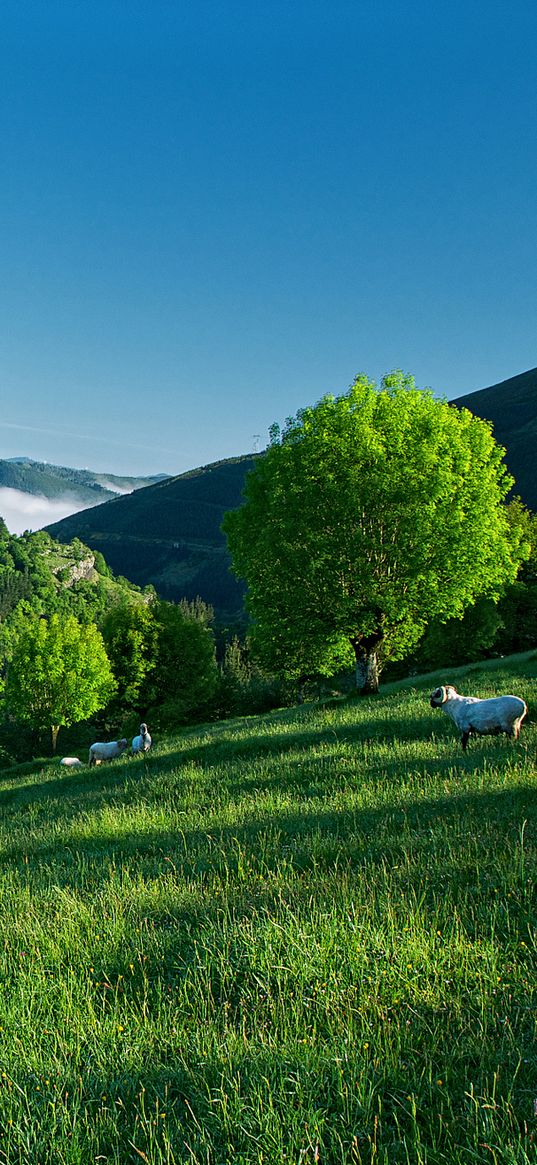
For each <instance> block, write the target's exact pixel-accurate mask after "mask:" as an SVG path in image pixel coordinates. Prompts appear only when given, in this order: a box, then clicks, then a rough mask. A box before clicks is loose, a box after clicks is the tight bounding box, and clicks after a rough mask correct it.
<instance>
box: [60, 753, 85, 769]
mask: <svg viewBox="0 0 537 1165" xmlns="http://www.w3.org/2000/svg"><path fill="white" fill-rule="evenodd" d="M60 764H61V765H67V768H69V769H77V768H78V766H79V765H80V767H82V761H81V760H79V759H78V757H77V756H62V759H61V761H60Z"/></svg>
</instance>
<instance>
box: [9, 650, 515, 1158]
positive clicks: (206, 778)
mask: <svg viewBox="0 0 537 1165" xmlns="http://www.w3.org/2000/svg"><path fill="white" fill-rule="evenodd" d="M535 675H536V668H535V661H534V660H533V659H532V658H531V657H530V658H522V659H520V660H518V661H516V662H515V663H514V664H510V663H509V661H507V663H506V664H505V665H504V666H503V667H502V668H499V669H498V670H495V671H490V670H486V669H482V670H477V669H475V668H474V669H472V676H471V685H472V692H474V693H475V694H478V695H488V694H492V693H493V692H495V693H496V692H500V691H509V690H512V691H514V692H518V693H520V694H522V695H524V696H525V697H526V699H527V700H528V702H529V705H530V719H529V722H528V724H527V725H526V726H525V727H524V728H523V733H522V737H521V740H520V742H519V743H518V744H515V745H513V744H512V743H511V742H507V741H504V740H503V739H496V738H494V739H493V738H491V739H482V740H473V741H471V742H470V745H469V747H468V750H467V752H466V753H465V754H463V753H462V752H461V750H460V745H459V742H458V740H457V738H456V735H455V733H454V730H453V726H452V725H451V724H450V723H449V722H448V721H447V719H446V718H445V717H444V716H442V714H441V713H440V712H435V711H432V710H431V709H430V707H429V705H428V702H427V699H426V698H425V696H426V692H427V690H430V688H431V684H430V682H429V681H426V680H424V681H422V680H419V681H416V682H415V683H414V685H413V686H412V687H409V686H408V685H407V686H406V687H405V686H402V685H394V686H393V688H392V690H391V691H388V692H387V693H386V694H385V695H383V696H381V697H380V698H377V699H375V700H368V701H363V702H355V701H340V702H334V703H332V704H327V705H326V706H324V707H321V706H310V707H308V706H306V707H303V708H301V709H298V710H293V711H288V710H287V711H284V712H279V713H274V714H272V715H267V716H263V717H259V718H253V717H252V718H248V719H243V720H235V721H230V722H227V723H221V724H218V725H211V726H205V727H202V728H197V729H196V730H195V731H186V732H183V733H181V734H180V735H178V736H176V737H169V738H168V739H166V740H162V741H159V742H157V744H156V747H155V749H154V751H153V752H152V753H151V754H149V757H148V758H147V759H142V758H136V759H134V760H129V759H127V758H122V759H121V760H119V761H117V762H114V763H113V764H111V765H109V766H108V767H104V766H103V767H101V768H99V769H97V770H91V771H90V770H89V769H85V770H83V771H79V772H78V773H77V772H76V771H67V772H65V773H64V772H63V771H62V770H61V769H60V768H59V766H58V765H57V764H53V763H52V762H46V763H43V764H37V765H34V766H29V765H27V766H19V768H18V769H13V770H9V771H4V773H3V774H2V780H1V781H0V808H1V817H0V845H1V850H2V866H1V870H0V888H1V911H2V913H1V922H0V926H1V933H0V1025H1V1030H0V1162H6V1163H8V1165H19V1163H21V1165H26V1163H28V1165H30V1163H31V1165H38V1163H41V1165H49V1163H50V1165H52V1163H54V1165H75V1163H77V1165H87V1163H89V1162H94V1161H95V1162H97V1161H101V1162H109V1163H114V1165H125V1163H130V1162H133V1163H134V1162H140V1161H145V1162H150V1163H151V1165H157V1163H158V1165H160V1163H166V1165H175V1163H179V1162H188V1163H191V1165H194V1163H196V1165H202V1163H203V1165H224V1163H228V1162H229V1163H230V1165H231V1163H233V1165H253V1163H254V1162H255V1163H259V1165H261V1163H263V1165H276V1163H277V1165H280V1163H282V1162H285V1163H290V1165H291V1163H292V1165H314V1163H315V1162H321V1163H325V1165H332V1163H334V1165H336V1163H338V1165H346V1163H348V1162H350V1163H356V1165H360V1163H364V1165H365V1163H366V1162H367V1163H368V1165H399V1163H401V1165H409V1163H412V1165H414V1163H416V1165H437V1163H438V1165H440V1163H441V1162H442V1163H443V1162H449V1163H455V1165H459V1163H460V1165H463V1163H464V1165H470V1163H472V1165H473V1163H476V1162H488V1163H496V1165H527V1163H529V1162H534V1161H536V1160H537V1150H536V1144H537V1142H536V1140H535V1137H537V1118H536V1115H535V1111H534V1100H535V1098H537V1063H536V1057H535V1014H536V1013H535V968H536V961H535V953H536V942H535V939H536V929H535V921H536V919H535V899H534V885H535V867H536V829H535V807H536V802H537V778H536V767H535V745H536V740H537V733H536V730H535V727H534V725H533V723H532V720H534V719H535V710H536V709H537V680H536V678H535ZM444 678H445V679H449V678H451V677H444ZM468 682H469V681H467V686H468ZM427 685H428V686H427ZM433 686H434V685H433ZM460 686H461V688H462V689H463V690H464V684H463V683H462V682H461V684H460Z"/></svg>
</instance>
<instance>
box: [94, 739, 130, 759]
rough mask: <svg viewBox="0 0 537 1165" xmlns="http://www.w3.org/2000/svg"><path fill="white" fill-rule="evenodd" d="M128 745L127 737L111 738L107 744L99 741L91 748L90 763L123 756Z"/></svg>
mask: <svg viewBox="0 0 537 1165" xmlns="http://www.w3.org/2000/svg"><path fill="white" fill-rule="evenodd" d="M126 747H127V741H126V740H125V737H123V739H122V740H109V741H108V743H107V744H104V743H102V742H101V741H97V743H96V744H92V745H91V748H90V750H89V756H88V764H90V765H99V764H100V763H101V761H102V760H113V759H114V757H116V756H121V754H122V753H123V752H125V749H126Z"/></svg>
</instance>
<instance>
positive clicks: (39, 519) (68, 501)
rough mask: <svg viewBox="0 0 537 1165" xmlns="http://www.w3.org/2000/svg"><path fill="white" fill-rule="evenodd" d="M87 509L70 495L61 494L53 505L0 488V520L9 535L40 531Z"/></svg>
mask: <svg viewBox="0 0 537 1165" xmlns="http://www.w3.org/2000/svg"><path fill="white" fill-rule="evenodd" d="M87 509H88V505H87V503H84V502H82V501H81V500H80V498H77V497H76V496H75V495H74V494H65V495H64V496H63V497H61V498H56V499H55V501H53V502H52V501H50V500H49V499H48V498H44V497H39V496H37V495H35V494H28V493H24V491H23V490H19V489H10V488H9V486H0V517H2V518H3V519H4V522H5V523H6V526H7V528H8V530H9V532H10V534H23V533H24V531H25V530H41V529H42V528H43V526H48V525H49V523H50V522H59V521H60V518H68V517H69V514H76V513H78V511H79V510H87Z"/></svg>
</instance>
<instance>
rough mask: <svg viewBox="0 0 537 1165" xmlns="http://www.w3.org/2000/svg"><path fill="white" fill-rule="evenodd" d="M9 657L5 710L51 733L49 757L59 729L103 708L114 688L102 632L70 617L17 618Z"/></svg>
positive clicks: (31, 615) (54, 748)
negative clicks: (48, 729)
mask: <svg viewBox="0 0 537 1165" xmlns="http://www.w3.org/2000/svg"><path fill="white" fill-rule="evenodd" d="M9 656H10V660H9V664H8V667H7V676H6V683H5V703H6V708H7V711H8V713H9V714H10V715H12V716H15V717H16V718H17V719H19V720H26V721H28V722H29V723H30V724H31V725H32V726H33V727H35V728H50V730H51V733H52V751H53V752H55V751H56V741H57V738H58V732H59V730H60V728H61V727H62V725H69V724H76V723H77V722H78V721H79V720H85V719H86V717H88V716H91V715H92V714H93V713H94V712H96V711H97V710H98V709H99V708H103V707H104V705H105V704H106V702H107V700H108V699H109V698H110V696H111V695H112V692H113V691H114V689H115V681H114V677H113V675H112V671H111V668H110V664H109V661H108V656H107V654H106V650H105V647H104V643H103V639H102V636H101V634H100V632H99V631H98V630H97V628H96V627H95V625H94V624H93V623H87V624H81V623H79V622H78V620H77V619H75V617H74V615H68V616H67V617H65V618H62V617H61V616H60V615H51V617H50V619H46V618H45V617H44V616H37V615H34V614H28V615H26V616H23V615H21V617H20V619H19V620H18V622H17V623H15V624H14V628H13V641H12V644H11V647H10V651H9Z"/></svg>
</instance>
